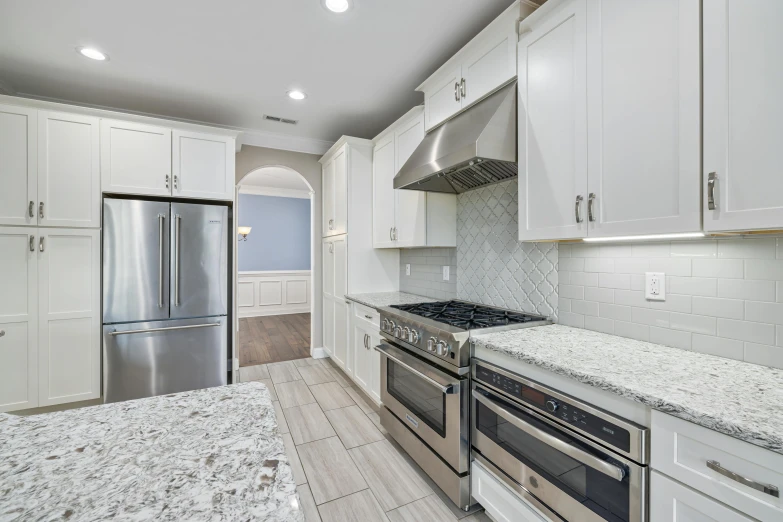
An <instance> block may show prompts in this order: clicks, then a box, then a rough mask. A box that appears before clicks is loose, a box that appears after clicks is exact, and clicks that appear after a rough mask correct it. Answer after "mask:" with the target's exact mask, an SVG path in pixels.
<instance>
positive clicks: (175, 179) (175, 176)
mask: <svg viewBox="0 0 783 522" xmlns="http://www.w3.org/2000/svg"><path fill="white" fill-rule="evenodd" d="M177 181H178V180H177V175H176V174H174V188H175V189H178V188H179V186H178V184H177Z"/></svg>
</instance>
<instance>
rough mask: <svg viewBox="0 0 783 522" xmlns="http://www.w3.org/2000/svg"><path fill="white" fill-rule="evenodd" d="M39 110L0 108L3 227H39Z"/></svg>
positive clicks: (0, 211)
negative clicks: (37, 117)
mask: <svg viewBox="0 0 783 522" xmlns="http://www.w3.org/2000/svg"><path fill="white" fill-rule="evenodd" d="M37 123H38V122H37V121H36V111H35V110H34V109H26V108H24V107H13V106H10V105H0V158H2V160H1V161H0V225H37V224H38V213H37V205H38V194H37V191H38V184H37V179H38V177H37V176H38V171H37V169H38V167H37V164H36V163H37V159H38V157H37V155H36V143H37V139H38V136H37V134H36V127H37Z"/></svg>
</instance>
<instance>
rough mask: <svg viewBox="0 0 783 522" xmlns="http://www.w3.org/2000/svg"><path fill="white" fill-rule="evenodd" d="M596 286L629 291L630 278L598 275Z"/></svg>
mask: <svg viewBox="0 0 783 522" xmlns="http://www.w3.org/2000/svg"><path fill="white" fill-rule="evenodd" d="M598 286H600V287H602V288H617V289H620V290H630V289H631V276H630V275H628V274H598Z"/></svg>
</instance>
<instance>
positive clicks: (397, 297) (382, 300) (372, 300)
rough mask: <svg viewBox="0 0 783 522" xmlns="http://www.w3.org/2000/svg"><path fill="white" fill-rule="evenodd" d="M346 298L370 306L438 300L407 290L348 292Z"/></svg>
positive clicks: (377, 306)
mask: <svg viewBox="0 0 783 522" xmlns="http://www.w3.org/2000/svg"><path fill="white" fill-rule="evenodd" d="M345 298H346V299H350V300H351V301H356V302H357V303H359V304H363V305H365V306H369V307H370V308H383V307H384V306H391V305H401V304H414V303H431V302H432V301H437V299H434V298H432V297H424V296H422V295H416V294H406V293H405V292H377V293H374V294H347V295H346V296H345Z"/></svg>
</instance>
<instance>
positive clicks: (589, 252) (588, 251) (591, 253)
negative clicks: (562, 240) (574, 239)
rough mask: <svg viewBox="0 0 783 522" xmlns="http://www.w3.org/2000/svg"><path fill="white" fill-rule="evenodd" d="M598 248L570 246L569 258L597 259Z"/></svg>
mask: <svg viewBox="0 0 783 522" xmlns="http://www.w3.org/2000/svg"><path fill="white" fill-rule="evenodd" d="M598 254H599V246H598V245H584V244H582V245H572V246H571V257H582V258H584V257H598Z"/></svg>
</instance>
